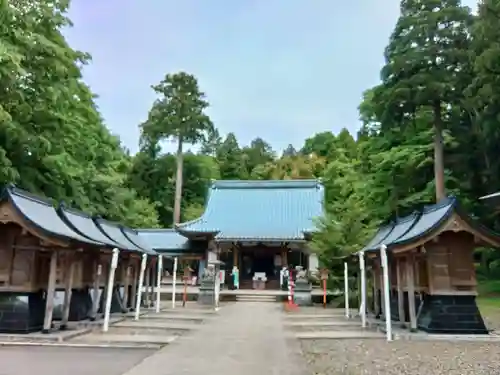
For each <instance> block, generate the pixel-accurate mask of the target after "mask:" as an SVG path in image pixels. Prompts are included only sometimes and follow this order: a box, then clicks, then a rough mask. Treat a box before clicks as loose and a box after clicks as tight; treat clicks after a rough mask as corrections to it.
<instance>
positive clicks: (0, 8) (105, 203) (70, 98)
mask: <svg viewBox="0 0 500 375" xmlns="http://www.w3.org/2000/svg"><path fill="white" fill-rule="evenodd" d="M68 3H69V2H68V1H57V2H47V1H42V0H33V1H24V0H15V1H14V0H10V1H1V2H0V61H1V63H0V103H1V104H0V183H2V184H3V183H10V182H13V183H16V184H17V185H18V186H20V187H22V188H25V189H27V190H30V191H32V192H33V193H39V194H44V195H47V196H50V197H52V198H54V199H56V200H59V201H61V200H62V201H65V202H66V203H67V204H68V205H71V206H74V207H76V208H80V209H83V210H86V211H87V212H89V213H95V214H100V215H102V216H104V217H106V218H109V219H112V220H119V221H121V222H124V223H126V224H128V225H132V226H135V225H146V226H156V225H157V224H158V222H157V217H156V212H155V211H154V207H153V205H151V204H150V203H148V201H147V200H144V199H140V198H139V197H138V196H137V193H136V191H135V190H133V189H130V188H128V187H127V186H126V183H125V182H126V180H127V178H128V173H129V171H130V167H131V163H130V159H129V156H128V155H127V154H126V153H125V152H124V150H123V149H122V148H121V146H120V142H119V140H118V139H117V138H116V137H114V136H112V135H111V134H110V133H109V131H108V130H107V129H106V127H105V125H104V123H103V121H102V119H101V116H100V114H99V113H98V111H97V109H96V106H95V103H94V96H93V94H92V92H91V91H90V89H89V88H88V87H87V86H86V85H85V84H84V83H83V82H82V81H81V78H82V75H81V66H82V65H84V64H85V63H86V62H87V61H88V60H89V58H90V57H89V56H88V55H87V54H85V53H82V52H80V51H76V50H73V49H71V47H70V46H69V45H68V44H67V42H66V40H65V38H64V37H63V35H62V34H61V28H63V27H66V26H68V25H70V24H71V22H70V20H69V19H68V18H66V16H65V13H66V11H67V8H68Z"/></svg>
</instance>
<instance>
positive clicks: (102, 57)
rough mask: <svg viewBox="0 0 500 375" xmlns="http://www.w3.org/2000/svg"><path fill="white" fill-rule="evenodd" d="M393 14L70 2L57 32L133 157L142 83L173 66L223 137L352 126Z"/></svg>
mask: <svg viewBox="0 0 500 375" xmlns="http://www.w3.org/2000/svg"><path fill="white" fill-rule="evenodd" d="M475 3H476V1H474V0H467V1H464V4H466V5H469V6H474V7H475ZM398 10H399V1H398V0H350V1H340V0H309V1H306V0H267V1H266V0H239V1H236V0H182V1H180V0H144V1H138V0H106V1H103V0H73V5H72V7H71V10H70V18H71V19H72V20H73V22H74V24H75V25H74V27H73V28H72V29H70V30H67V31H66V36H67V37H68V39H69V42H70V44H71V45H72V47H73V48H77V49H80V50H83V51H86V52H89V53H91V54H92V56H93V62H92V64H91V65H90V66H88V67H86V68H85V71H84V78H85V80H86V82H87V83H88V84H89V85H90V86H91V88H92V90H93V91H94V92H95V93H96V94H97V95H99V99H98V105H99V108H100V111H101V113H102V115H103V117H104V119H105V121H106V124H107V126H108V127H109V128H110V129H111V131H112V132H113V133H114V134H117V135H119V136H120V138H121V140H122V142H123V143H124V145H125V146H126V147H127V148H129V149H130V150H131V151H132V152H135V151H137V143H138V137H139V130H138V124H139V123H141V122H142V121H143V120H144V119H145V118H146V116H147V112H148V110H149V108H150V106H151V104H152V102H153V100H154V98H155V97H154V94H153V92H152V90H151V89H150V85H152V84H155V83H157V82H159V81H160V80H161V79H162V78H163V76H164V74H165V73H167V72H176V71H180V70H183V71H187V72H189V73H192V74H194V75H195V76H196V77H197V78H198V80H199V84H200V86H201V89H202V90H203V91H204V92H205V93H206V95H207V98H208V100H209V102H210V104H211V107H210V109H209V114H210V116H211V118H212V120H213V121H214V123H215V124H216V126H217V127H218V128H219V130H220V131H221V133H222V134H227V133H228V132H234V133H236V135H237V137H238V140H239V141H240V142H241V143H242V144H247V143H248V142H249V141H250V140H251V139H253V138H255V137H257V136H259V137H262V138H264V139H265V140H267V141H268V142H270V143H271V144H272V146H273V147H274V148H275V149H283V148H285V147H286V146H287V145H288V144H289V143H292V144H293V145H294V146H296V147H300V146H301V145H302V143H303V141H304V139H305V138H307V137H308V136H310V135H312V134H313V133H316V132H320V131H325V130H330V131H333V132H338V131H339V130H340V129H341V128H343V127H346V128H348V129H349V130H351V131H352V132H355V131H356V130H357V128H358V127H359V121H358V111H357V106H358V105H359V103H360V100H361V95H362V92H363V91H364V90H365V89H367V88H369V87H371V86H373V85H374V84H376V83H377V82H378V79H379V70H380V67H381V66H382V64H383V58H382V53H383V49H384V47H385V45H386V44H387V41H388V37H389V35H390V33H391V31H392V28H393V26H394V23H395V21H396V19H397V16H398ZM167 147H169V148H170V146H169V145H167Z"/></svg>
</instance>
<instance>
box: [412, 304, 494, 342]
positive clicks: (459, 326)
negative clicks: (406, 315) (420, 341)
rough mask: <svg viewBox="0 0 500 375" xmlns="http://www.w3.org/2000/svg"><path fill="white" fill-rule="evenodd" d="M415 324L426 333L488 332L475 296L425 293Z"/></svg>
mask: <svg viewBox="0 0 500 375" xmlns="http://www.w3.org/2000/svg"><path fill="white" fill-rule="evenodd" d="M417 325H418V328H419V329H421V330H422V331H424V332H428V333H446V334H488V330H487V328H486V325H485V324H484V321H483V318H482V316H481V313H480V312H479V308H478V307H477V304H476V297H475V296H449V295H426V296H425V297H424V302H423V307H422V311H421V313H420V316H419V317H418V322H417Z"/></svg>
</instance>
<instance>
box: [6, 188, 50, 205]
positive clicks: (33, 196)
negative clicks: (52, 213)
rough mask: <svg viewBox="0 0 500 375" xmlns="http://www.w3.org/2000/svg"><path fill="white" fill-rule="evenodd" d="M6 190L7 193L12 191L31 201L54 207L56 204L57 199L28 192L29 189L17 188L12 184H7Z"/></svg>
mask: <svg viewBox="0 0 500 375" xmlns="http://www.w3.org/2000/svg"><path fill="white" fill-rule="evenodd" d="M6 191H7V194H8V193H13V194H16V195H20V196H22V197H23V198H26V199H29V200H31V201H33V202H37V203H41V204H44V205H46V206H51V207H54V208H55V206H56V205H57V201H56V200H55V199H52V198H49V197H46V196H43V195H38V194H33V193H30V192H29V191H26V190H23V189H20V188H18V187H17V186H15V185H14V184H11V185H10V186H7V188H6Z"/></svg>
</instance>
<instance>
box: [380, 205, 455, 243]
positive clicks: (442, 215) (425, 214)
mask: <svg viewBox="0 0 500 375" xmlns="http://www.w3.org/2000/svg"><path fill="white" fill-rule="evenodd" d="M456 204H457V200H456V199H455V198H454V197H448V198H445V199H443V200H441V201H440V202H439V203H437V204H434V205H431V206H426V207H424V209H423V210H422V214H421V215H420V218H419V219H418V221H417V222H416V223H415V225H414V226H413V227H412V228H411V229H410V230H409V231H407V232H406V233H405V234H404V235H403V236H401V237H399V238H398V239H396V240H395V241H393V242H392V243H389V244H386V245H387V246H389V245H402V244H405V243H409V242H413V241H415V240H418V239H420V238H421V237H423V236H425V235H427V234H428V233H430V232H432V231H433V230H434V229H436V228H438V227H439V226H440V225H441V224H442V223H443V222H444V221H445V220H447V219H448V218H449V216H450V215H451V214H452V213H453V210H454V208H456Z"/></svg>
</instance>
